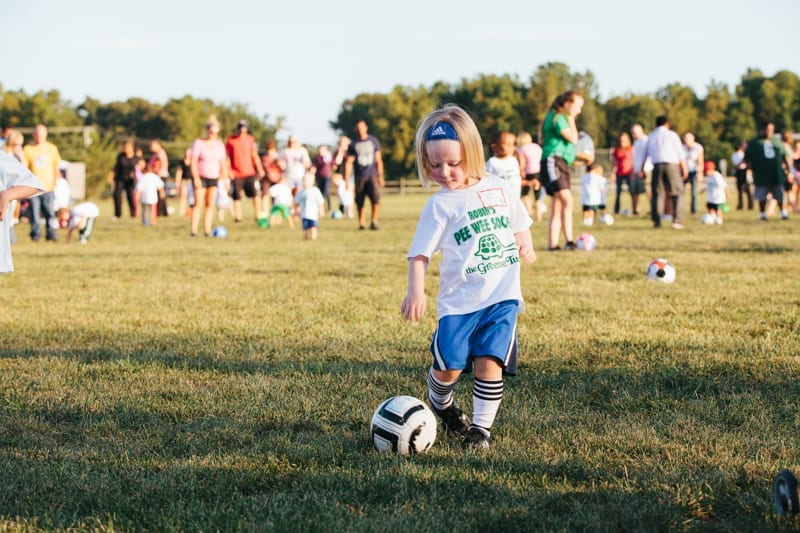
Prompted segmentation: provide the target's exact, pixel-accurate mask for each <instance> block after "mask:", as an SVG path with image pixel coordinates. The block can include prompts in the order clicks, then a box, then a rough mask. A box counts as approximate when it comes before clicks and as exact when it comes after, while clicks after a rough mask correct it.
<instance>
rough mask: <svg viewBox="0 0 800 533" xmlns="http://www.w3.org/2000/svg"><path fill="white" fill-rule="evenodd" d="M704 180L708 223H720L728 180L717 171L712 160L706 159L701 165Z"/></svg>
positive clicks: (725, 200) (726, 195)
mask: <svg viewBox="0 0 800 533" xmlns="http://www.w3.org/2000/svg"><path fill="white" fill-rule="evenodd" d="M703 170H704V171H705V172H704V174H705V182H706V209H708V219H709V222H708V223H709V224H722V204H724V203H727V201H728V182H726V181H725V178H724V177H723V176H722V174H720V173H719V172H717V166H716V165H715V164H714V162H713V161H706V162H705V163H704V165H703Z"/></svg>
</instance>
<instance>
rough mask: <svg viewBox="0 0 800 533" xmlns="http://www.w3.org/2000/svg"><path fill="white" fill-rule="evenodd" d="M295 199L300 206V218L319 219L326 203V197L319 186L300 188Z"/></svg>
mask: <svg viewBox="0 0 800 533" xmlns="http://www.w3.org/2000/svg"><path fill="white" fill-rule="evenodd" d="M294 201H295V203H296V204H297V205H299V206H300V218H305V219H308V220H319V212H320V210H321V209H322V206H323V205H325V198H323V197H322V192H321V191H320V190H319V189H318V188H317V187H309V188H308V189H300V190H299V191H297V196H295V198H294Z"/></svg>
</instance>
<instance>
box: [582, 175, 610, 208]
mask: <svg viewBox="0 0 800 533" xmlns="http://www.w3.org/2000/svg"><path fill="white" fill-rule="evenodd" d="M605 189H606V178H605V177H603V176H602V175H599V174H592V173H591V172H587V173H586V174H584V175H583V178H582V179H581V204H583V205H603V204H604V203H605V198H604V196H605V195H604V194H603V193H604V192H605Z"/></svg>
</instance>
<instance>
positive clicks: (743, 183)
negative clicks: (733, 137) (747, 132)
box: [731, 141, 753, 211]
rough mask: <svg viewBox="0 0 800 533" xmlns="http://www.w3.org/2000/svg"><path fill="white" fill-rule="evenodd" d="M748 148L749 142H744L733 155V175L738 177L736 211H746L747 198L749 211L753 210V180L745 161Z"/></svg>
mask: <svg viewBox="0 0 800 533" xmlns="http://www.w3.org/2000/svg"><path fill="white" fill-rule="evenodd" d="M745 148H747V141H742V142H741V143H739V146H738V147H737V148H736V151H735V152H733V155H731V163H733V175H734V176H735V177H736V193H737V199H738V201H737V202H736V209H737V210H739V211H741V210H742V209H744V199H743V197H746V198H747V209H748V210H750V211H752V210H753V194H752V192H751V191H750V181H751V179H752V178H750V177H749V176H748V174H749V170H750V169H749V168H747V161H745V160H744V149H745ZM748 178H750V179H748Z"/></svg>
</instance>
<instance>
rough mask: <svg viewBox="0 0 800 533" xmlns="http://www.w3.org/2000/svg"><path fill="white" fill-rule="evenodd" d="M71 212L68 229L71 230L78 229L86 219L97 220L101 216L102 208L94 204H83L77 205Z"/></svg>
mask: <svg viewBox="0 0 800 533" xmlns="http://www.w3.org/2000/svg"><path fill="white" fill-rule="evenodd" d="M69 212H70V217H69V226H68V227H69V228H70V229H71V228H76V227H78V226H79V224H80V223H81V221H82V220H83V218H84V217H86V218H87V219H89V218H97V217H98V216H100V208H99V207H97V204H94V203H92V202H82V203H80V204H77V205H75V206H74V207H73V208H72V209H70V210H69ZM78 229H81V228H78Z"/></svg>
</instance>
